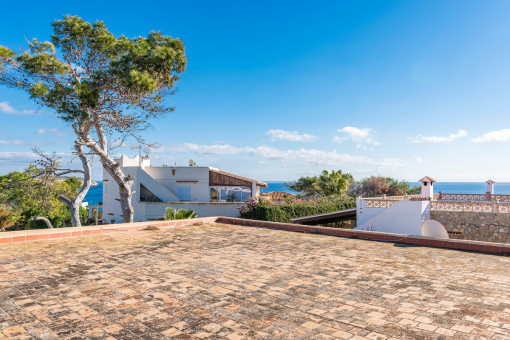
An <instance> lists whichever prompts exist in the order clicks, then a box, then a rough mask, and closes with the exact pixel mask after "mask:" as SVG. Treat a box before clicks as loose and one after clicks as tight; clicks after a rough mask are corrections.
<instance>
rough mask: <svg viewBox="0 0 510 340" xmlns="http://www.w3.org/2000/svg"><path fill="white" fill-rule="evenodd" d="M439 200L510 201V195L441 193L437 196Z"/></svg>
mask: <svg viewBox="0 0 510 340" xmlns="http://www.w3.org/2000/svg"><path fill="white" fill-rule="evenodd" d="M437 199H438V200H439V201H473V202H488V201H496V200H499V201H500V202H510V195H497V194H448V193H443V192H440V193H439V197H438V198H437Z"/></svg>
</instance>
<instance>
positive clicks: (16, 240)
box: [12, 236, 26, 242]
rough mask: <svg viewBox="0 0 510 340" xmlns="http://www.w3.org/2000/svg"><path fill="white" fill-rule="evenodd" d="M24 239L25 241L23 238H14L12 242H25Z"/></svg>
mask: <svg viewBox="0 0 510 340" xmlns="http://www.w3.org/2000/svg"><path fill="white" fill-rule="evenodd" d="M25 239H26V237H25V236H16V237H13V238H12V242H23V241H25Z"/></svg>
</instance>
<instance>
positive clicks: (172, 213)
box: [165, 208, 198, 220]
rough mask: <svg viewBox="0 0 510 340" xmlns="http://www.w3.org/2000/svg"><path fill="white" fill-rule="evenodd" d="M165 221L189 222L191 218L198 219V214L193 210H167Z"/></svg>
mask: <svg viewBox="0 0 510 340" xmlns="http://www.w3.org/2000/svg"><path fill="white" fill-rule="evenodd" d="M165 210H166V213H165V220H188V219H190V218H196V217H197V216H198V214H197V212H196V211H195V210H192V209H189V210H188V209H179V210H175V209H173V208H166V209H165Z"/></svg>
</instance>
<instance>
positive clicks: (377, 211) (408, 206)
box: [354, 200, 430, 236]
mask: <svg viewBox="0 0 510 340" xmlns="http://www.w3.org/2000/svg"><path fill="white" fill-rule="evenodd" d="M362 214H364V215H363V217H361V216H360V214H359V213H358V214H357V218H358V220H357V226H356V228H354V229H356V230H369V231H379V232H385V233H395V234H406V235H418V236H420V235H421V233H420V229H421V224H422V223H423V221H425V220H428V219H430V201H408V200H402V201H398V202H397V203H395V204H393V205H392V206H391V207H389V208H366V206H365V207H364V208H363V213H362ZM370 216H371V218H367V217H370ZM360 217H361V218H360Z"/></svg>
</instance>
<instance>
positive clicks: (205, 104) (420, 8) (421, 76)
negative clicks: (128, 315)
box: [0, 0, 510, 181]
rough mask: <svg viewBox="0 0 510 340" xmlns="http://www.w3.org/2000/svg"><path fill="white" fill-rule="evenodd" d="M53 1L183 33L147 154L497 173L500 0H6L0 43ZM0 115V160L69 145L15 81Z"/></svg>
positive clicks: (278, 174)
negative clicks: (166, 111) (181, 55)
mask: <svg viewBox="0 0 510 340" xmlns="http://www.w3.org/2000/svg"><path fill="white" fill-rule="evenodd" d="M65 14H73V15H79V16H81V17H83V18H84V19H85V20H88V21H95V20H103V21H105V22H106V24H107V25H108V27H109V29H110V30H111V31H112V32H113V33H114V34H116V35H121V34H124V35H126V36H128V37H135V36H138V35H146V34H147V33H148V32H149V31H151V30H161V31H162V32H163V33H164V34H167V35H171V36H173V37H179V38H181V39H182V40H183V42H184V44H185V46H186V54H187V56H188V59H189V61H188V68H187V71H186V72H185V73H184V74H182V78H181V81H180V82H179V83H178V91H177V94H175V95H174V96H171V97H169V98H168V102H169V103H171V104H172V105H174V106H175V108H176V111H175V112H174V113H172V114H170V115H168V116H166V117H165V118H161V119H158V120H156V121H154V122H153V124H152V128H151V129H150V130H148V131H147V132H146V134H145V137H146V140H147V141H149V142H154V143H157V144H158V145H159V146H160V148H159V149H158V150H157V151H153V153H152V157H153V161H152V162H153V164H156V165H158V164H174V163H177V164H178V165H184V164H187V161H188V159H190V158H192V159H193V160H195V162H196V163H197V164H199V165H209V166H213V167H217V168H220V169H223V170H225V171H230V172H234V173H237V174H239V175H244V176H248V177H253V178H256V179H260V180H293V179H296V178H298V177H299V176H303V175H312V174H317V173H318V172H320V171H321V170H322V169H342V170H343V171H347V172H351V173H352V174H353V175H354V176H355V177H356V178H363V177H366V176H369V175H378V174H381V175H387V176H394V177H398V178H401V179H406V180H410V181H416V180H418V179H420V178H422V177H423V176H425V175H429V176H432V177H434V178H435V179H436V180H438V181H482V180H483V181H485V180H486V179H487V178H489V177H490V178H492V179H494V180H496V181H510V171H509V170H508V169H509V168H510V161H509V158H508V157H507V156H506V152H507V150H509V146H510V145H509V144H510V114H509V113H510V96H509V94H510V20H508V18H509V14H510V2H508V1H490V2H480V1H466V0H463V1H394V2H392V1H314V2H304V1H303V2H296V1H259V0H257V1H214V2H212V1H178V2H174V1H161V2H158V1H151V2H148V3H141V2H139V1H137V2H129V1H122V2H117V3H115V2H94V1H87V2H70V1H65V2H64V1H62V2H59V1H51V2H39V1H37V2H35V1H33V2H30V1H29V2H27V3H24V6H19V5H17V4H16V3H14V2H8V3H7V4H3V5H2V11H0V45H5V46H8V47H10V48H13V49H15V50H20V49H22V48H25V47H26V41H25V37H26V38H28V39H30V38H33V37H37V38H39V39H40V40H46V39H49V37H50V34H51V25H50V24H51V22H52V21H53V20H55V19H59V18H61V17H62V16H63V15H65ZM0 122H1V124H0V174H1V173H6V172H8V171H12V170H21V169H23V168H24V167H26V166H27V165H28V163H29V162H30V160H31V155H30V150H31V148H32V147H33V146H34V145H37V146H39V147H40V148H41V149H42V150H44V151H47V152H53V151H55V152H58V153H61V154H63V155H65V154H68V153H69V152H70V146H71V144H72V141H73V136H72V132H71V130H70V128H69V127H67V126H66V125H65V124H64V123H62V122H60V121H59V120H57V119H56V118H54V117H53V116H52V112H51V111H50V110H48V109H45V108H41V109H38V108H37V107H36V106H35V104H34V103H33V102H31V101H30V99H29V98H28V97H27V96H26V95H24V94H23V93H21V92H18V91H15V90H12V89H6V88H1V87H0ZM120 151H122V152H123V153H126V154H131V155H135V154H136V153H137V151H136V150H134V149H131V148H129V147H127V148H124V149H123V150H120ZM68 159H69V157H67V156H64V160H65V161H67V160H68ZM94 171H95V173H94V177H95V178H96V179H100V178H101V177H102V172H101V169H100V166H99V162H97V161H96V162H95V166H94Z"/></svg>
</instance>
